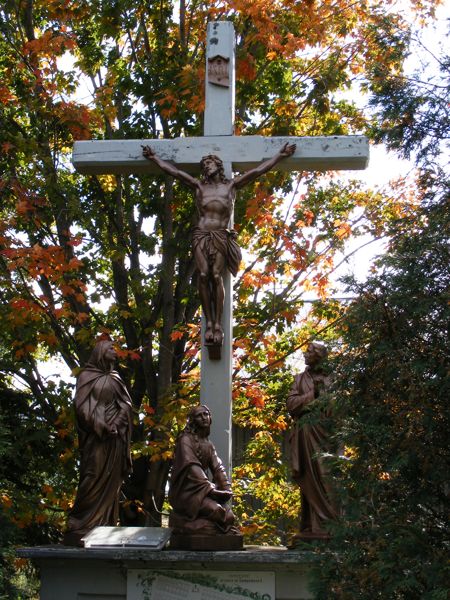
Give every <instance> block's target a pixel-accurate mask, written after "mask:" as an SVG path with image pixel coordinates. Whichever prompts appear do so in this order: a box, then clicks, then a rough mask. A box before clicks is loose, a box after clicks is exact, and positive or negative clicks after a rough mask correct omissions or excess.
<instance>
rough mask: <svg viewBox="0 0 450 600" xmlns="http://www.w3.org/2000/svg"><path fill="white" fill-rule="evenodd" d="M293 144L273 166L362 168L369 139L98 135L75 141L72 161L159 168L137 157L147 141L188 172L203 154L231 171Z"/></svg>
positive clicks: (85, 169)
mask: <svg viewBox="0 0 450 600" xmlns="http://www.w3.org/2000/svg"><path fill="white" fill-rule="evenodd" d="M286 142H289V143H290V144H297V149H296V151H295V153H294V154H293V155H292V156H290V157H288V158H285V159H283V160H282V161H281V162H280V163H278V164H277V166H276V169H277V170H279V171H337V170H347V169H351V170H354V169H365V168H366V167H367V164H368V161H369V144H368V140H367V138H366V137H365V136H362V135H341V136H339V135H336V136H326V137H325V136H322V137H321V136H317V137H294V136H286V137H263V136H259V135H249V136H227V135H225V136H206V137H185V138H177V139H174V140H160V139H158V140H153V139H152V140H105V141H103V140H100V141H80V142H75V145H74V149H73V157H72V162H73V164H74V166H75V168H76V170H77V171H79V172H80V173H84V174H86V175H89V174H100V173H112V174H120V173H148V174H158V173H161V171H160V170H159V168H158V167H157V166H156V165H155V163H153V162H152V161H149V160H146V159H145V158H144V157H143V156H142V146H146V145H149V146H150V147H151V148H153V149H154V150H155V152H156V154H158V155H159V156H160V157H161V158H163V159H165V160H170V161H173V162H174V163H176V165H177V166H178V168H180V169H183V170H185V171H187V172H188V173H198V172H199V171H200V168H199V163H200V159H201V158H202V156H205V155H206V154H217V155H218V156H219V157H220V158H221V159H222V160H223V161H224V162H231V163H232V165H233V171H240V172H242V171H246V170H248V169H251V168H253V167H256V166H257V165H258V164H259V163H260V162H261V161H263V160H266V159H268V158H271V157H272V156H273V155H274V154H276V153H277V152H278V150H279V149H280V148H281V147H282V146H283V145H284V144H285V143H286Z"/></svg>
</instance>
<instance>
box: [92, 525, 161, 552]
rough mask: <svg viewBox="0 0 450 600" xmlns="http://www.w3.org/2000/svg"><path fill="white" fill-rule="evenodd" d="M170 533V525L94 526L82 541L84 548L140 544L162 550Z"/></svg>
mask: <svg viewBox="0 0 450 600" xmlns="http://www.w3.org/2000/svg"><path fill="white" fill-rule="evenodd" d="M171 533H172V529H171V528H170V527H96V528H95V529H93V530H92V531H91V532H90V533H89V534H88V535H87V536H86V537H84V538H83V541H84V547H85V548H96V547H104V546H121V547H126V546H134V547H136V546H140V547H145V548H153V549H154V550H162V548H164V546H165V545H166V544H167V542H168V540H169V538H170V534H171Z"/></svg>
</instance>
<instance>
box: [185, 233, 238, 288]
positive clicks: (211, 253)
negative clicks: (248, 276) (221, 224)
mask: <svg viewBox="0 0 450 600" xmlns="http://www.w3.org/2000/svg"><path fill="white" fill-rule="evenodd" d="M236 237H237V233H236V232H235V231H234V230H233V229H215V230H213V231H205V230H204V229H200V227H195V228H194V230H193V232H192V249H193V251H194V256H195V254H196V251H197V250H200V251H201V253H202V254H203V256H204V257H205V258H207V260H208V264H209V265H210V266H212V265H213V264H214V262H215V260H216V256H217V253H219V254H221V255H222V256H223V257H224V258H225V266H226V267H227V269H228V270H229V271H230V273H231V274H232V275H234V276H236V274H237V272H238V269H239V264H240V262H241V260H242V253H241V249H240V248H239V246H238V243H237V242H236Z"/></svg>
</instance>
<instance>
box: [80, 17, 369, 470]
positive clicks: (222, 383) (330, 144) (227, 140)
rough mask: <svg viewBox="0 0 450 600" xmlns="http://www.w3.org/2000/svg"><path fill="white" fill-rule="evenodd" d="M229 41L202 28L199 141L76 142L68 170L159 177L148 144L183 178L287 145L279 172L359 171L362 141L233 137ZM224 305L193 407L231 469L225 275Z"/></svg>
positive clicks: (223, 30)
mask: <svg viewBox="0 0 450 600" xmlns="http://www.w3.org/2000/svg"><path fill="white" fill-rule="evenodd" d="M234 47H235V36H234V28H233V25H232V23H231V22H228V21H219V22H213V23H208V30H207V56H206V72H207V76H206V84H205V86H206V89H205V102H206V105H205V115H204V137H192V138H177V139H173V140H167V139H161V140H159V139H158V140H112V141H83V142H76V143H75V146H74V150H73V158H72V161H73V164H74V166H75V168H76V169H77V170H78V171H79V172H80V173H86V174H100V173H114V174H119V173H147V174H149V173H150V174H151V173H154V174H158V173H160V172H161V171H160V170H159V168H158V167H157V166H156V165H155V164H154V163H153V162H151V161H149V160H146V159H145V158H144V157H143V155H142V146H144V145H150V146H151V148H152V149H153V150H154V151H155V153H156V154H157V155H158V156H160V157H161V158H163V159H165V160H169V161H173V162H174V163H176V165H177V167H178V168H180V169H183V170H184V171H187V172H190V173H198V172H199V171H200V166H199V163H200V160H201V158H202V157H203V156H205V155H207V154H217V155H218V156H219V157H220V158H221V159H222V160H223V163H224V168H225V175H226V176H227V177H230V178H231V176H232V172H233V171H246V170H248V169H250V168H253V167H255V166H257V165H258V164H259V163H260V162H261V161H263V160H266V159H268V158H271V157H272V156H273V155H274V154H276V153H277V152H278V150H279V149H280V148H281V147H282V146H283V145H284V144H285V143H286V142H289V143H291V144H292V143H293V144H296V145H297V148H296V151H295V153H294V154H293V155H292V156H290V157H288V158H285V159H283V160H282V161H281V162H280V163H278V165H277V166H276V169H278V170H280V171H307V170H309V171H325V170H341V169H365V168H366V166H367V164H368V159H369V147H368V142H367V139H366V138H365V137H364V136H330V137H319V136H318V137H273V138H264V137H262V136H242V137H240V136H234V135H233V133H234V96H235V52H234ZM224 275H225V276H224V283H225V306H224V312H223V329H224V342H223V347H222V359H221V360H216V361H213V360H210V359H209V357H208V352H207V351H206V348H205V347H204V341H203V339H204V336H203V335H202V366H201V385H200V401H201V403H202V404H206V405H207V406H209V408H210V409H211V412H212V419H213V423H212V428H211V439H212V441H213V442H214V444H215V446H216V449H217V453H218V455H219V456H220V458H221V459H222V461H223V463H224V466H225V468H226V469H227V471H228V472H229V473H230V471H231V392H232V381H231V376H232V286H231V277H230V275H229V273H228V272H227V273H225V274H224Z"/></svg>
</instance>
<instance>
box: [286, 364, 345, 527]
mask: <svg viewBox="0 0 450 600" xmlns="http://www.w3.org/2000/svg"><path fill="white" fill-rule="evenodd" d="M314 397H315V394H314V379H313V377H312V376H311V373H310V371H309V368H308V367H307V368H306V370H305V371H304V372H303V373H301V374H300V375H296V376H295V379H294V385H293V386H292V389H291V391H290V393H289V396H288V399H287V402H286V405H287V409H288V411H289V413H290V415H291V416H292V418H293V419H294V426H293V429H292V432H291V435H290V450H291V466H292V476H293V478H294V480H295V481H296V482H297V483H298V485H299V486H300V492H301V519H300V531H301V532H302V531H304V532H306V531H308V532H311V533H322V532H323V523H324V522H326V521H328V520H330V519H335V518H336V511H335V508H334V506H333V503H332V501H331V499H330V493H329V489H328V486H327V480H326V471H325V468H324V465H323V461H322V458H321V454H323V453H324V452H326V450H327V446H328V443H327V442H328V440H327V435H326V432H325V430H324V428H323V427H322V425H320V424H312V423H299V419H301V418H302V417H303V416H305V415H306V414H307V413H308V411H309V409H308V404H309V403H310V402H312V401H313V400H314Z"/></svg>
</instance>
